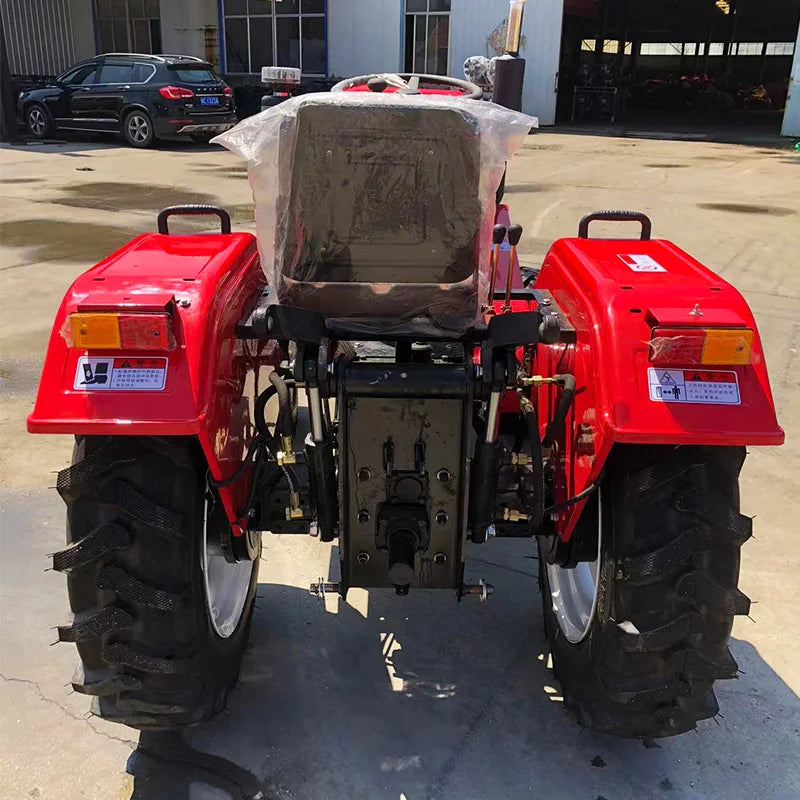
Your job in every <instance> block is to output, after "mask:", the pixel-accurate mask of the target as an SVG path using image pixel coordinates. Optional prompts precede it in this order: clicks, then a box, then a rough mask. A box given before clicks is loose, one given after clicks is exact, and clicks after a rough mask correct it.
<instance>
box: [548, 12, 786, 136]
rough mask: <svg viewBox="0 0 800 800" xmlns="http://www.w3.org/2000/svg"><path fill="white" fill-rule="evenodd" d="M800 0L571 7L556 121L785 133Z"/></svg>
mask: <svg viewBox="0 0 800 800" xmlns="http://www.w3.org/2000/svg"><path fill="white" fill-rule="evenodd" d="M799 20H800V3H798V2H797V0H565V1H564V24H563V28H562V43H561V61H560V68H559V91H558V104H557V121H558V122H559V123H561V124H573V125H578V126H581V127H585V126H587V125H588V126H612V127H624V128H625V129H626V130H629V131H630V130H633V131H637V130H640V131H643V132H644V131H655V132H659V131H665V132H680V133H685V134H691V133H697V134H701V135H702V134H704V133H706V134H707V133H714V134H717V135H720V134H722V135H724V134H725V133H726V132H731V133H734V132H735V133H738V134H742V133H748V132H749V133H752V134H755V135H771V134H774V135H778V134H779V133H780V127H781V120H782V118H783V112H784V108H785V105H786V97H787V91H788V88H789V75H790V72H791V68H792V57H793V54H794V50H795V37H796V33H797V30H798V21H799Z"/></svg>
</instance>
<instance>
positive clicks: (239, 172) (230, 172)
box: [194, 164, 247, 178]
mask: <svg viewBox="0 0 800 800" xmlns="http://www.w3.org/2000/svg"><path fill="white" fill-rule="evenodd" d="M200 166H201V169H195V170H194V171H195V172H201V173H208V172H215V173H219V174H220V175H227V176H228V177H230V178H246V177H247V167H246V166H243V165H241V164H236V165H234V166H230V167H228V166H221V167H220V166H213V167H209V166H208V165H206V164H202V165H200Z"/></svg>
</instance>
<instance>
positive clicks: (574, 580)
mask: <svg viewBox="0 0 800 800" xmlns="http://www.w3.org/2000/svg"><path fill="white" fill-rule="evenodd" d="M602 545H603V503H602V497H601V495H600V490H599V489H598V491H597V558H595V560H594V561H579V562H578V564H577V566H575V567H574V568H571V569H566V568H564V567H560V566H558V564H548V565H547V581H548V583H549V585H550V599H551V602H552V606H553V613H554V614H555V617H556V619H557V620H558V625H559V627H560V628H561V631H562V633H563V634H564V636H565V637H566V638H567V640H568V641H570V642H572V643H573V644H577V643H578V642H581V641H583V640H584V639H585V638H586V635H587V634H588V633H589V628H590V627H591V625H592V622H593V620H594V615H595V611H596V610H597V589H598V585H599V576H600V564H601V558H602Z"/></svg>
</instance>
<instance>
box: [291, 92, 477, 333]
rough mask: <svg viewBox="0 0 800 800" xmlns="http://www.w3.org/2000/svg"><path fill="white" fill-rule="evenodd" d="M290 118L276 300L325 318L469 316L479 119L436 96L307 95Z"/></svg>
mask: <svg viewBox="0 0 800 800" xmlns="http://www.w3.org/2000/svg"><path fill="white" fill-rule="evenodd" d="M331 97H332V98H335V97H336V96H335V95H331ZM367 98H369V95H367ZM294 127H295V136H294V137H286V138H287V139H288V140H289V145H288V146H289V147H291V146H292V145H293V147H294V149H293V153H292V154H291V156H290V157H288V158H284V157H282V158H281V164H282V168H283V170H284V173H285V174H284V175H282V178H283V179H282V180H281V185H282V186H286V187H289V189H288V197H286V198H285V201H283V202H280V203H279V208H281V209H282V211H280V212H279V214H280V216H279V219H278V230H279V231H280V232H282V233H283V235H284V236H285V238H284V241H283V248H282V249H280V248H279V249H278V256H277V257H278V259H279V273H280V277H279V285H278V299H279V302H281V303H283V304H286V305H292V306H298V307H300V308H305V309H308V310H313V311H317V312H318V313H321V314H324V315H325V316H329V317H330V316H333V317H348V318H351V317H356V318H371V319H405V320H408V319H412V318H426V319H427V320H428V321H431V320H432V321H434V322H435V323H436V324H441V325H442V326H443V327H448V328H459V327H460V328H466V327H469V326H471V325H472V324H474V322H475V321H476V320H477V319H478V318H479V306H478V260H479V239H480V230H481V226H482V224H483V221H482V217H481V203H480V196H479V184H480V137H479V133H478V123H477V120H476V119H475V118H474V117H472V116H471V115H469V114H466V113H464V112H463V111H462V110H461V109H458V108H453V109H447V108H446V107H444V102H443V104H442V106H433V107H430V106H424V105H419V106H416V105H411V104H409V103H408V102H407V101H404V102H401V103H388V102H385V98H382V102H380V103H375V104H370V103H369V101H365V103H364V104H363V105H360V104H359V105H356V104H340V103H336V102H332V101H331V100H329V99H328V98H315V99H313V100H309V101H308V102H307V103H304V104H303V105H301V106H300V108H299V109H298V112H297V118H296V120H295V121H294ZM287 170H288V171H290V172H287Z"/></svg>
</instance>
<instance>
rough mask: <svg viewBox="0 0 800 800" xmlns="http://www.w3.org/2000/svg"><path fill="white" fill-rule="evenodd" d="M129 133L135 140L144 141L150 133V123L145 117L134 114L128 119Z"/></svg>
mask: <svg viewBox="0 0 800 800" xmlns="http://www.w3.org/2000/svg"><path fill="white" fill-rule="evenodd" d="M128 135H129V136H130V137H131V139H132V140H133V141H134V142H144V141H146V140H147V137H148V136H149V135H150V124H149V123H148V121H147V120H146V119H145V118H144V117H142V116H140V115H139V114H134V115H133V116H132V117H130V119H129V120H128Z"/></svg>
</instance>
